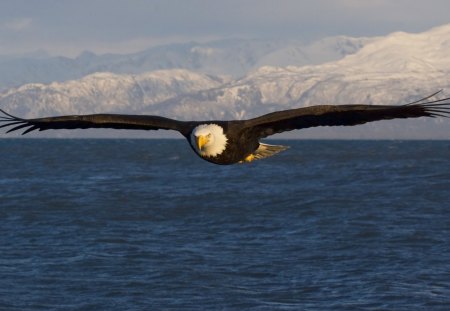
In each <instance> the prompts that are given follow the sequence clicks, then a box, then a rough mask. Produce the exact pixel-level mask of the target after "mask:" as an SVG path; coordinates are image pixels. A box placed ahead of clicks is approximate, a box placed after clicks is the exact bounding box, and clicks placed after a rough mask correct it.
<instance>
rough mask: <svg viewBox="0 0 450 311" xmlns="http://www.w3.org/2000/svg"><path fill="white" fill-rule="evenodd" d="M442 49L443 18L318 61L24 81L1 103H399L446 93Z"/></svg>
mask: <svg viewBox="0 0 450 311" xmlns="http://www.w3.org/2000/svg"><path fill="white" fill-rule="evenodd" d="M448 51H450V25H446V26H442V27H437V28H434V29H431V30H429V31H427V32H424V33H420V34H408V33H393V34H391V35H388V36H386V37H381V38H376V39H372V40H368V41H367V42H366V44H365V45H364V46H361V47H360V48H359V49H358V51H356V52H355V53H353V54H349V55H347V56H346V57H344V58H342V59H340V60H337V61H331V62H328V63H324V64H319V65H308V66H287V67H274V66H263V67H260V68H258V69H256V70H254V71H252V72H250V73H249V74H247V75H246V76H244V77H242V78H240V79H231V80H227V79H225V78H223V77H213V76H210V75H205V74H199V73H194V72H192V71H187V70H169V71H156V72H151V73H147V74H143V75H117V74H105V73H103V74H94V75H91V76H88V77H85V78H83V79H81V80H74V81H69V82H65V83H53V84H49V85H42V84H40V85H36V84H31V85H25V86H22V87H20V88H17V89H11V90H9V91H7V92H4V93H3V94H1V95H0V106H1V107H2V108H4V109H6V110H7V111H9V112H11V113H13V114H18V115H20V116H26V117H30V116H38V115H58V114H59V115H60V114H68V113H70V114H71V113H96V112H128V113H148V114H159V115H164V116H168V117H173V118H179V119H194V120H195V119H196V120H198V119H243V118H250V117H254V116H257V115H260V114H263V113H267V112H271V111H275V110H281V109H289V108H293V107H303V106H309V105H316V104H382V105H383V104H385V105H388V104H401V103H406V102H408V101H413V100H417V99H418V98H420V97H421V96H426V95H429V94H431V93H434V92H435V91H437V90H440V89H443V90H444V94H447V95H448V94H449V93H450V53H448ZM402 122H403V121H402ZM424 122H425V121H420V120H414V122H413V123H401V125H396V124H397V123H396V122H392V121H391V122H389V123H388V125H385V124H384V123H383V122H381V123H375V125H373V126H372V131H374V132H378V134H379V133H382V132H383V130H384V129H386V128H387V129H388V130H389V131H390V132H391V133H394V136H393V137H395V134H397V133H396V132H397V131H400V130H403V131H407V132H408V131H410V130H411V129H413V128H414V127H415V126H417V125H421V124H422V123H424ZM433 122H441V123H442V124H443V125H442V126H443V127H444V128H445V130H444V131H443V132H442V131H441V134H440V135H438V137H439V138H447V139H448V138H450V125H449V122H442V120H440V119H438V120H437V121H433ZM376 124H381V125H376ZM398 124H400V123H398ZM406 124H410V125H407V126H406ZM424 124H425V123H424ZM426 124H428V125H429V124H430V123H429V122H428V121H427V122H426ZM433 126H434V125H433ZM333 131H334V130H333ZM383 133H384V132H383ZM378 136H381V137H383V135H378ZM419 136H420V135H419ZM428 136H430V135H428ZM431 136H433V135H432V134H431ZM363 137H365V136H364V135H363ZM391 137H392V136H391ZM416 137H417V136H416Z"/></svg>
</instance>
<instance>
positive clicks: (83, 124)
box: [0, 109, 190, 135]
mask: <svg viewBox="0 0 450 311" xmlns="http://www.w3.org/2000/svg"><path fill="white" fill-rule="evenodd" d="M0 112H2V113H3V116H0V128H2V127H8V126H13V127H12V128H11V129H9V130H8V131H7V133H9V132H13V131H17V130H20V129H25V130H24V132H23V133H22V135H24V134H26V133H29V132H31V131H34V130H39V131H44V130H49V129H55V130H56V129H87V128H111V129H130V130H159V129H164V130H175V131H179V132H180V133H182V134H184V133H186V132H188V131H189V127H190V126H189V122H183V121H177V120H173V119H169V118H164V117H159V116H146V115H143V116H140V115H121V114H91V115H72V116H60V117H48V118H38V119H22V118H18V117H15V116H13V115H10V114H8V113H6V112H5V111H3V110H1V109H0ZM2 123H3V124H2Z"/></svg>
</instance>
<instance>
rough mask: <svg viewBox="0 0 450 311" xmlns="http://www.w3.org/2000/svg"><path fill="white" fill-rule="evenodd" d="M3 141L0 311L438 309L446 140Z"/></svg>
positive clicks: (449, 222)
mask: <svg viewBox="0 0 450 311" xmlns="http://www.w3.org/2000/svg"><path fill="white" fill-rule="evenodd" d="M277 143H281V144H287V145H290V146H291V148H290V149H289V150H288V151H285V152H283V153H281V154H279V155H277V156H274V157H272V158H270V159H266V160H261V161H256V162H254V163H251V164H245V165H234V166H216V165H213V164H210V163H207V162H205V161H202V160H200V159H199V158H197V157H196V156H195V155H194V154H193V152H192V151H191V150H190V148H189V146H188V145H187V143H186V142H185V141H182V140H90V139H86V140H82V139H81V140H45V139H42V140H41V139H30V140H26V139H25V140H17V139H8V140H6V139H3V140H0V157H1V170H0V310H408V311H410V310H450V141H325V140H324V141H281V142H277Z"/></svg>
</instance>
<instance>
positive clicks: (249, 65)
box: [0, 36, 373, 91]
mask: <svg viewBox="0 0 450 311" xmlns="http://www.w3.org/2000/svg"><path fill="white" fill-rule="evenodd" d="M371 40H373V39H369V38H350V37H344V36H341V37H332V38H326V39H323V40H320V41H317V42H312V43H309V44H305V43H302V42H300V41H296V40H281V39H278V40H262V39H259V40H256V39H252V40H250V39H248V40H244V39H229V40H221V41H213V42H208V43H195V42H190V43H183V44H171V45H163V46H157V47H154V48H150V49H148V50H145V51H142V52H139V53H134V54H126V55H117V54H106V55H96V54H93V53H90V52H85V53H82V54H81V55H80V56H79V57H77V58H75V59H72V58H67V57H45V55H43V53H42V52H41V53H39V54H38V55H36V57H32V56H29V57H25V58H13V59H11V58H5V59H3V60H2V59H1V58H0V91H2V90H5V89H7V88H10V87H17V86H20V85H23V84H26V83H51V82H54V81H59V82H63V81H67V80H74V79H80V78H82V77H83V76H86V75H88V74H92V73H95V72H112V73H118V74H140V73H144V72H148V71H153V70H161V69H179V68H183V69H189V70H193V71H197V72H202V73H207V74H212V75H231V76H233V77H235V78H236V77H240V76H243V75H245V74H246V73H247V72H248V71H249V70H251V69H255V68H257V67H260V66H263V65H272V66H287V65H307V64H318V63H322V62H325V61H331V60H337V59H340V58H342V57H343V56H345V55H348V54H352V53H354V52H356V51H357V50H359V49H360V48H361V47H362V46H363V45H364V44H366V43H367V42H370V41H371Z"/></svg>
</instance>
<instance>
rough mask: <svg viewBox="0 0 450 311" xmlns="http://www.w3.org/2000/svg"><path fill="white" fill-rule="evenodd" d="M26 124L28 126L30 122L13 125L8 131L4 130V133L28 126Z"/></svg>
mask: <svg viewBox="0 0 450 311" xmlns="http://www.w3.org/2000/svg"><path fill="white" fill-rule="evenodd" d="M28 126H30V124H27V123H25V124H21V125H19V126H15V127H13V128H12V129H9V130H8V131H6V133H10V132H14V131H17V130H20V129H22V128H24V127H28Z"/></svg>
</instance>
